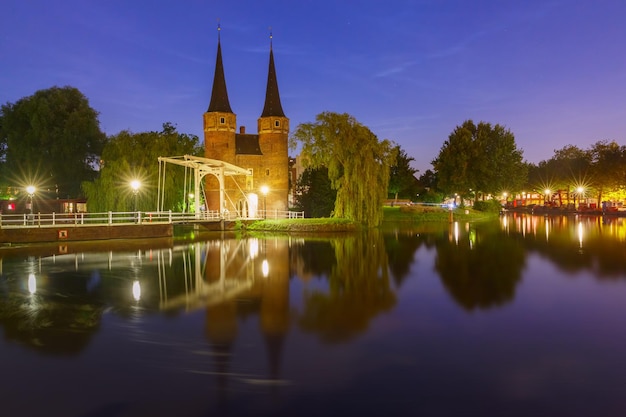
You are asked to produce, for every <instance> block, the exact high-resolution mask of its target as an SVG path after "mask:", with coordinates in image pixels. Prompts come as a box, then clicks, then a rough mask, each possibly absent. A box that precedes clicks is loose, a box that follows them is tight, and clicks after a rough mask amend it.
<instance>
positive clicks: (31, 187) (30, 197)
mask: <svg viewBox="0 0 626 417" xmlns="http://www.w3.org/2000/svg"><path fill="white" fill-rule="evenodd" d="M35 191H37V189H36V188H35V186H34V185H29V186H28V187H26V192H27V193H28V207H27V208H28V209H29V210H30V214H33V196H34V195H35Z"/></svg>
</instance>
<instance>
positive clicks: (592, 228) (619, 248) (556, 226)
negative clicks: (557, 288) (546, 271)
mask: <svg viewBox="0 0 626 417" xmlns="http://www.w3.org/2000/svg"><path fill="white" fill-rule="evenodd" d="M620 220H622V219H603V218H602V217H599V216H592V217H568V216H549V217H545V218H544V217H543V216H541V217H539V216H526V217H523V218H522V221H518V222H513V221H509V224H508V225H507V229H508V233H509V234H510V235H514V236H520V235H523V236H524V239H523V244H524V246H525V248H526V249H527V250H533V251H536V252H538V253H540V254H541V255H542V256H544V257H546V258H548V259H549V260H550V261H551V262H553V263H554V264H555V265H556V266H557V267H558V268H560V269H561V270H563V271H565V272H568V273H574V272H579V271H584V270H588V271H591V272H592V274H593V276H594V277H595V278H597V279H624V276H625V272H626V249H625V246H624V240H626V222H622V221H620ZM625 220H626V219H625Z"/></svg>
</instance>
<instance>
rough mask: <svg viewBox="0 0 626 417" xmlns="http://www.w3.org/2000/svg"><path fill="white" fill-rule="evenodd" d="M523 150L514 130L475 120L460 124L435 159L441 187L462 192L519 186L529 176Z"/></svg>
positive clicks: (492, 192) (494, 191) (492, 191)
mask: <svg viewBox="0 0 626 417" xmlns="http://www.w3.org/2000/svg"><path fill="white" fill-rule="evenodd" d="M522 154H523V152H522V151H521V150H519V149H517V146H516V144H515V137H514V135H513V133H511V131H510V130H508V129H505V128H504V127H503V126H501V125H498V124H496V125H495V126H492V125H491V124H490V123H486V122H480V123H478V125H475V124H474V122H473V121H472V120H467V121H465V122H464V123H463V124H462V125H461V126H457V127H456V128H455V129H454V131H453V132H452V133H451V134H450V136H449V137H448V140H447V141H445V142H444V145H443V146H442V148H441V150H440V151H439V155H438V156H437V158H436V159H435V160H434V161H433V162H432V164H433V167H434V168H435V171H436V173H437V176H438V178H439V184H438V185H439V188H440V189H442V190H443V191H444V192H446V193H449V194H450V193H459V194H460V195H462V196H468V195H473V194H474V193H481V194H482V195H483V198H484V196H485V195H496V194H500V193H501V192H502V191H507V190H509V191H510V190H519V189H520V188H521V187H522V186H523V185H524V183H525V182H526V178H527V165H526V164H525V163H524V162H523V160H522Z"/></svg>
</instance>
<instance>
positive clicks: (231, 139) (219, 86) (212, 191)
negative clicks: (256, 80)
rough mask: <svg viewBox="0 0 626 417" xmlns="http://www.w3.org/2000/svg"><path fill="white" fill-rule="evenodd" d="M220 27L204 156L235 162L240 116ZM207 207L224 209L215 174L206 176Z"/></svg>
mask: <svg viewBox="0 0 626 417" xmlns="http://www.w3.org/2000/svg"><path fill="white" fill-rule="evenodd" d="M220 30H221V29H220V27H219V26H218V28H217V58H216V60H215V74H214V76H213V90H212V91H211V102H210V103H209V108H208V110H207V111H206V113H204V155H205V157H206V158H210V159H218V160H221V161H226V162H232V161H234V159H235V130H236V129H237V116H236V115H235V113H233V111H232V110H231V108H230V102H229V101H228V91H227V90H226V78H225V77H224V65H223V63H222V46H221V39H220ZM205 181H206V183H205V191H206V198H207V209H208V210H216V211H218V210H219V211H221V209H223V207H220V206H219V201H220V198H219V182H218V180H217V178H215V177H214V176H212V175H208V176H206V177H205Z"/></svg>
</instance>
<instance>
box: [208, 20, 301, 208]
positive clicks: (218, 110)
mask: <svg viewBox="0 0 626 417" xmlns="http://www.w3.org/2000/svg"><path fill="white" fill-rule="evenodd" d="M219 33H220V28H219V27H218V42H217V59H216V62H215V75H214V78H213V90H212V92H211V102H210V104H209V108H208V110H207V112H206V113H204V150H205V156H206V157H207V158H210V159H217V160H221V161H225V162H228V163H231V164H234V165H237V166H239V167H242V168H245V169H252V173H253V175H252V178H251V179H250V178H243V177H241V178H236V177H232V178H227V179H226V181H225V186H224V188H225V192H226V194H228V195H229V196H230V198H229V199H228V201H226V202H225V204H226V206H225V207H219V185H218V181H217V179H216V178H214V177H212V176H207V177H205V178H206V183H205V191H206V197H207V209H208V210H220V211H222V210H228V211H229V212H237V213H239V215H245V212H247V211H248V210H249V212H254V208H251V207H249V206H248V204H252V203H251V202H252V201H254V202H256V203H255V204H257V205H258V206H257V209H258V210H259V212H263V211H265V210H267V216H268V217H273V216H274V213H276V212H277V211H278V212H281V211H286V210H288V209H289V207H288V193H289V155H288V150H289V149H288V142H289V119H288V118H287V117H286V116H285V113H284V112H283V108H282V105H281V102H280V94H279V91H278V81H277V77H276V68H275V66H274V52H273V47H272V37H271V35H270V55H269V69H268V75H267V87H266V92H265V104H264V107H263V112H262V113H261V117H259V119H258V134H249V133H246V130H245V127H243V126H241V127H240V132H239V133H237V132H236V130H237V117H236V115H235V113H233V111H232V109H231V107H230V102H229V100H228V92H227V90H226V79H225V77H224V66H223V63H222V48H221V40H220V36H219ZM241 190H244V192H245V193H246V196H242V195H241ZM263 191H266V194H264V193H263ZM234 196H236V197H234ZM233 197H234V200H233ZM250 197H254V198H250ZM246 208H247V210H246Z"/></svg>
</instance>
